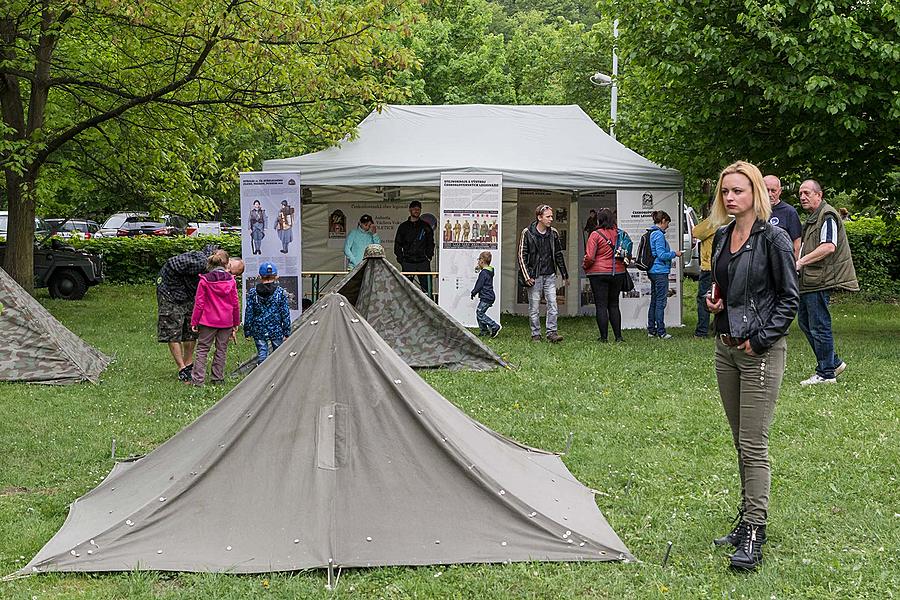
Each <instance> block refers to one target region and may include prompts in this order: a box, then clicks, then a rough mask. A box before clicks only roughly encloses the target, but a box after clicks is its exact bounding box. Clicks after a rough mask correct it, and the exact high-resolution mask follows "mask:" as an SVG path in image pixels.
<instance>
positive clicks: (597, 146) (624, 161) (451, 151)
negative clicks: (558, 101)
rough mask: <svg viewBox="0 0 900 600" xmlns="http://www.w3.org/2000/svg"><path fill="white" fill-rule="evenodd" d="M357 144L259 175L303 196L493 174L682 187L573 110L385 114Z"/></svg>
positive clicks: (526, 180) (370, 122)
mask: <svg viewBox="0 0 900 600" xmlns="http://www.w3.org/2000/svg"><path fill="white" fill-rule="evenodd" d="M358 133H359V135H358V136H357V137H356V138H355V139H353V140H352V141H351V140H344V141H343V142H342V144H341V145H340V146H338V147H333V148H328V149H326V150H322V151H320V152H314V153H311V154H306V155H303V156H296V157H293V158H284V159H276V160H267V161H265V162H264V163H263V169H264V170H266V171H275V172H278V171H281V172H299V173H301V174H302V181H303V185H305V186H373V185H392V186H438V185H440V175H441V173H442V172H499V173H503V185H504V187H512V188H538V189H552V188H559V189H576V190H589V189H627V188H641V189H644V188H656V189H660V188H664V189H681V187H682V183H683V179H682V176H681V174H680V173H679V172H678V171H676V170H674V169H667V168H664V167H660V166H659V165H657V164H655V163H653V162H651V161H649V160H647V159H646V158H643V157H642V156H640V155H639V154H637V153H636V152H634V151H632V150H630V149H628V148H627V147H626V146H624V145H622V144H621V143H619V142H617V141H616V140H614V139H613V138H611V137H610V136H609V135H607V134H606V133H605V132H604V131H603V130H602V129H600V127H598V126H597V124H596V123H594V122H593V121H592V120H591V118H590V117H588V115H587V114H585V112H584V111H583V110H582V109H581V107H579V106H577V105H568V106H503V105H485V104H470V105H443V106H402V105H387V106H385V107H384V108H383V109H382V110H381V111H380V112H378V111H375V112H372V113H371V114H370V115H369V116H368V117H366V119H365V120H363V122H362V123H360V125H359V132H358Z"/></svg>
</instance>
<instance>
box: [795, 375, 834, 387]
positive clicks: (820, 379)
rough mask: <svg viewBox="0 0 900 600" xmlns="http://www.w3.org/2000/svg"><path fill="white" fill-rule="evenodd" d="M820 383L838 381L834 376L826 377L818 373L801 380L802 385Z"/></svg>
mask: <svg viewBox="0 0 900 600" xmlns="http://www.w3.org/2000/svg"><path fill="white" fill-rule="evenodd" d="M819 383H837V379H835V378H834V377H832V378H831V379H825V378H824V377H821V376H820V375H819V374H818V373H815V374H813V376H812V377H810V378H809V379H804V380H803V381H801V382H800V385H816V384H819Z"/></svg>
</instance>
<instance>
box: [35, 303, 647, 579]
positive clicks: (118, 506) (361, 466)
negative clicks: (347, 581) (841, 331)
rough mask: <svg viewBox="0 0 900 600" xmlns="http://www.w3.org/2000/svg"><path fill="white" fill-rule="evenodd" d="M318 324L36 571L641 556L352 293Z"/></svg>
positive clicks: (91, 510) (89, 517)
mask: <svg viewBox="0 0 900 600" xmlns="http://www.w3.org/2000/svg"><path fill="white" fill-rule="evenodd" d="M311 316H312V318H311V319H310V320H308V321H306V322H305V323H304V325H303V326H302V327H300V329H299V330H298V331H297V332H295V333H294V334H293V335H292V336H291V337H290V338H289V339H288V340H287V341H286V342H285V346H284V347H283V349H282V350H280V351H278V352H276V353H274V354H273V355H272V356H271V357H270V358H269V359H268V360H266V361H265V362H263V363H262V365H260V367H259V368H257V369H256V370H254V371H253V372H252V373H251V374H250V375H249V376H248V377H247V378H245V379H244V380H243V381H242V382H241V383H240V384H238V386H237V387H235V388H234V389H233V390H232V391H231V392H230V393H229V394H227V395H226V396H225V397H224V398H223V399H222V400H221V401H219V402H218V403H217V404H216V405H214V406H213V407H212V408H211V409H209V410H208V411H207V412H206V413H205V414H203V415H202V416H201V417H200V418H198V419H197V420H196V421H195V422H194V423H192V424H191V425H189V426H188V427H186V428H185V429H184V430H183V431H181V432H180V433H178V434H177V435H175V436H174V437H173V438H171V439H170V440H169V441H167V442H166V443H164V444H163V445H162V446H160V447H159V448H157V449H156V450H155V451H153V452H152V453H150V454H149V455H147V456H146V457H144V458H141V459H139V460H137V461H135V462H132V463H122V464H120V465H118V466H117V468H115V469H114V470H113V471H112V473H111V474H110V475H109V476H108V477H107V478H106V479H105V480H104V481H103V482H102V483H101V484H100V485H99V486H97V487H96V488H94V489H93V490H92V491H90V492H88V493H87V494H85V495H84V496H83V497H82V498H79V499H78V500H77V501H75V502H74V503H73V504H72V506H71V508H70V512H69V517H68V518H67V519H66V522H65V523H64V524H63V526H62V528H61V529H60V530H59V532H57V534H56V535H55V536H53V538H52V539H51V540H50V541H49V542H48V543H47V544H46V545H45V546H44V547H43V548H42V549H41V550H40V552H38V554H37V555H36V556H35V557H34V558H33V559H32V560H31V561H30V562H29V563H28V564H27V565H26V566H25V567H24V568H23V569H21V570H20V571H19V573H20V574H29V573H33V572H48V571H122V570H133V569H152V570H170V571H198V572H206V571H212V572H231V573H256V572H268V571H289V570H297V569H305V568H316V567H326V566H329V565H335V566H345V567H365V566H380V565H425V564H447V563H471V562H479V563H481V562H507V561H530V560H558V561H575V560H592V561H605V560H624V561H630V560H632V556H631V554H630V553H629V552H628V549H627V548H626V547H625V545H624V544H623V543H622V541H621V540H620V539H619V537H618V536H617V535H616V534H615V532H614V531H613V530H612V528H611V527H610V526H609V524H608V523H607V522H606V520H605V519H604V518H603V515H602V514H601V512H600V510H599V509H598V508H597V505H596V503H595V500H594V493H593V491H592V490H590V489H589V488H587V487H585V486H584V485H582V484H581V483H579V482H578V481H577V480H576V479H575V478H574V477H573V476H572V474H571V473H570V472H569V471H568V469H567V468H566V466H565V465H564V464H563V462H562V460H560V458H559V457H558V456H556V455H554V454H551V453H548V452H545V451H542V450H536V449H533V448H528V447H526V446H523V445H521V444H518V443H516V442H514V441H512V440H509V439H507V438H505V437H503V436H501V435H499V434H497V433H496V432H494V431H491V430H490V429H488V428H487V427H485V426H484V425H482V424H480V423H478V422H477V421H475V420H473V419H471V418H470V417H468V416H467V415H466V414H465V413H463V412H462V411H461V410H459V409H458V408H457V407H455V406H454V405H453V404H451V403H450V402H449V401H447V400H446V399H445V398H443V397H442V396H441V395H440V394H439V393H437V392H436V391H435V390H434V389H432V388H431V387H430V386H429V385H428V384H427V383H426V382H425V381H424V380H422V379H421V378H420V377H419V376H418V375H417V374H416V373H415V371H413V370H412V369H411V368H410V367H409V366H408V365H407V364H406V363H405V362H403V360H401V359H400V357H399V356H397V355H396V354H395V353H394V352H393V350H391V348H390V346H388V345H387V344H386V343H385V342H384V340H382V339H381V337H380V336H379V335H378V334H377V333H376V332H375V330H374V329H373V328H372V327H371V326H370V325H369V324H368V323H366V321H365V320H364V319H362V318H361V316H360V314H359V313H358V312H356V310H355V309H354V308H353V307H352V305H351V304H350V302H349V301H347V300H346V299H345V298H344V297H343V296H340V295H337V294H330V295H328V296H327V297H326V299H325V301H324V302H321V303H319V304H317V305H316V307H315V309H314V310H313V311H312V315H311Z"/></svg>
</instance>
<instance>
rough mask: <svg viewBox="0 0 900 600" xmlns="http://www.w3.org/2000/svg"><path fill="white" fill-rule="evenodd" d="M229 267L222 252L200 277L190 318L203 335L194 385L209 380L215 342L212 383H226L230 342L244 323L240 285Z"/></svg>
mask: <svg viewBox="0 0 900 600" xmlns="http://www.w3.org/2000/svg"><path fill="white" fill-rule="evenodd" d="M227 265H228V254H227V253H226V252H224V251H221V250H220V251H218V252H216V253H215V254H213V255H212V256H210V257H209V261H208V263H207V268H208V269H209V271H208V272H207V273H204V274H203V275H200V284H199V285H198V286H197V295H196V297H195V298H194V313H193V314H192V315H191V328H192V329H193V330H194V331H197V332H199V334H200V335H199V338H198V340H197V349H196V351H195V352H194V370H193V373H192V375H191V383H193V384H194V385H203V382H204V380H205V379H206V357H207V355H208V354H209V349H210V346H212V344H213V341H215V343H216V355H215V358H213V364H212V382H213V383H224V381H225V358H226V353H227V352H228V340H229V339H233V338H234V332H235V331H236V330H237V328H238V325H240V324H241V305H240V303H239V302H238V295H237V283H236V282H235V281H234V277H233V276H232V275H231V273H229V272H228V271H226V270H225V267H226V266H227Z"/></svg>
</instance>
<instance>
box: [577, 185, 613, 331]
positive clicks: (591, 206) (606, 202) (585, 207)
mask: <svg viewBox="0 0 900 600" xmlns="http://www.w3.org/2000/svg"><path fill="white" fill-rule="evenodd" d="M601 208H608V209H610V210H611V211H612V212H613V217H615V218H618V216H617V212H618V209H617V206H616V192H615V191H608V192H591V193H588V194H581V195H580V196H578V229H579V231H580V232H581V234H580V235H579V236H578V264H577V265H573V267H576V266H577V267H578V285H579V288H578V289H579V292H580V293H579V294H578V297H579V305H578V314H579V315H593V314H594V312H595V310H594V294H593V292H592V291H591V284H590V282H589V281H588V279H587V276H586V275H585V274H584V269H582V268H581V265H582V260H581V259H582V258H583V257H584V252H585V248H586V247H587V239H588V236H590V235H591V232H593V231H594V230H595V229H596V228H597V213H598V212H599V211H600V209H601ZM570 271H573V272H574V269H570Z"/></svg>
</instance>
